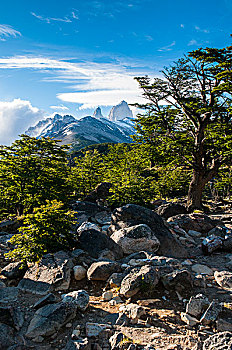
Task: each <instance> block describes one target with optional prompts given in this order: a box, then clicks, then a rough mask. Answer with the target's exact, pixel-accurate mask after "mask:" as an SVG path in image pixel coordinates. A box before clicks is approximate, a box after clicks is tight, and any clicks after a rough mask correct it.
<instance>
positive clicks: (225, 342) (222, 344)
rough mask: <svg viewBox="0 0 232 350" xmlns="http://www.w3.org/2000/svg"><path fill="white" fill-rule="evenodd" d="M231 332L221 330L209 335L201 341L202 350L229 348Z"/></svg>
mask: <svg viewBox="0 0 232 350" xmlns="http://www.w3.org/2000/svg"><path fill="white" fill-rule="evenodd" d="M231 348H232V333H230V332H221V333H216V334H214V335H211V336H210V337H209V338H207V339H206V340H205V341H204V342H203V348H202V350H231Z"/></svg>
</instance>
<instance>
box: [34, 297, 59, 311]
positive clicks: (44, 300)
mask: <svg viewBox="0 0 232 350" xmlns="http://www.w3.org/2000/svg"><path fill="white" fill-rule="evenodd" d="M57 301H58V300H57V297H56V296H55V295H54V294H52V293H50V294H47V295H45V296H44V297H43V298H41V299H39V300H38V301H37V302H36V303H35V304H34V309H36V310H37V309H40V308H41V307H43V306H45V305H47V304H53V303H56V302H57Z"/></svg>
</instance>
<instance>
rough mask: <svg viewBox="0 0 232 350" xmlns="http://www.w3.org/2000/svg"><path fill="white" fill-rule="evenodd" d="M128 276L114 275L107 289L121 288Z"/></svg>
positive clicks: (123, 274)
mask: <svg viewBox="0 0 232 350" xmlns="http://www.w3.org/2000/svg"><path fill="white" fill-rule="evenodd" d="M125 276H126V274H125V273H113V274H112V275H111V276H110V277H109V278H108V280H107V287H109V288H118V287H120V286H121V283H122V280H123V278H124V277H125Z"/></svg>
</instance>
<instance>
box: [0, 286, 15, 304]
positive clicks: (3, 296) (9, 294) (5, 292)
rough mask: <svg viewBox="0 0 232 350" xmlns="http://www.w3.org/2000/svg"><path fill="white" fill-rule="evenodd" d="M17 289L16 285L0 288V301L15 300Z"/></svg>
mask: <svg viewBox="0 0 232 350" xmlns="http://www.w3.org/2000/svg"><path fill="white" fill-rule="evenodd" d="M18 295H19V289H18V288H17V287H6V288H2V289H0V303H3V304H8V303H12V302H15V301H17V299H18Z"/></svg>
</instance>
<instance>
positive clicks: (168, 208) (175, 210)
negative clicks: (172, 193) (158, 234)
mask: <svg viewBox="0 0 232 350" xmlns="http://www.w3.org/2000/svg"><path fill="white" fill-rule="evenodd" d="M156 213H157V214H159V215H160V216H162V217H163V218H164V219H165V220H167V219H168V218H170V217H171V216H175V215H179V214H187V208H186V207H185V206H184V205H182V204H179V203H165V204H162V205H160V206H159V207H158V208H157V209H156Z"/></svg>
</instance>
